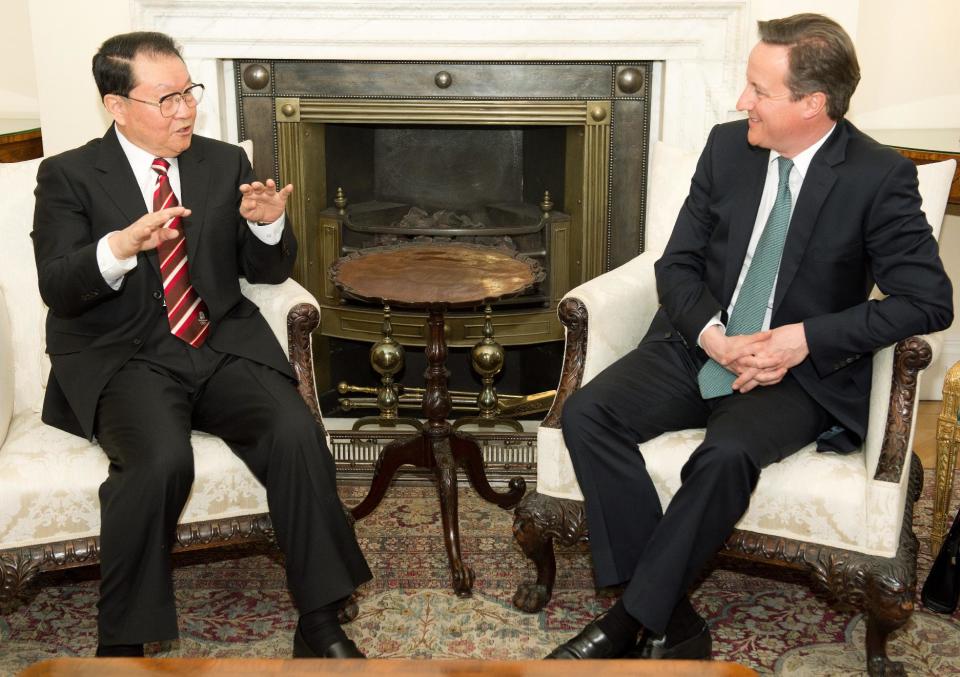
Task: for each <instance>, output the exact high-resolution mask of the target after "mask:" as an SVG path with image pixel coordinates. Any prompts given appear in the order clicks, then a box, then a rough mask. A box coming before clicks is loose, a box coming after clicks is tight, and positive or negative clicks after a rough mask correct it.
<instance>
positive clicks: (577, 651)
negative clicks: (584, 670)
mask: <svg viewBox="0 0 960 677" xmlns="http://www.w3.org/2000/svg"><path fill="white" fill-rule="evenodd" d="M623 654H624V652H623V651H614V647H613V642H612V641H610V638H609V637H607V635H606V634H605V633H604V632H603V630H601V629H600V626H599V625H597V622H596V621H595V620H594V621H591V622H589V623H587V627H585V628H584V629H583V630H581V631H580V634H578V635H577V636H576V637H574V638H573V639H570V640H567V641H566V642H564V643H563V644H561V645H560V646H558V647H557V648H556V649H554V650H553V651H551V652H550V653H548V654H547V655H546V656H544V658H620V657H621V656H623Z"/></svg>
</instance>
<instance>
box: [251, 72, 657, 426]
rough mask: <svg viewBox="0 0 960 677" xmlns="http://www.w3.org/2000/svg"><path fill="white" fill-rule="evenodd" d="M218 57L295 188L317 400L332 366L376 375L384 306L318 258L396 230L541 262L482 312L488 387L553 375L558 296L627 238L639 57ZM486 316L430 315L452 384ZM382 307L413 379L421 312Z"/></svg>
mask: <svg viewBox="0 0 960 677" xmlns="http://www.w3.org/2000/svg"><path fill="white" fill-rule="evenodd" d="M234 68H235V76H236V83H237V93H238V123H239V128H240V134H241V136H242V137H243V138H252V139H253V141H254V147H255V148H256V154H255V158H254V166H255V170H256V171H257V172H258V173H259V174H269V173H271V172H270V168H272V170H273V172H272V173H273V174H274V175H275V176H277V177H279V179H280V181H281V182H282V183H293V184H294V185H295V186H296V187H297V190H296V191H295V192H294V194H293V195H292V197H291V199H290V201H289V202H288V212H289V213H290V215H291V220H292V222H293V224H294V229H295V231H296V235H297V239H298V241H299V242H300V255H299V257H298V261H297V266H296V271H295V275H294V277H295V278H296V279H297V281H298V282H300V283H301V284H303V285H304V286H305V287H306V288H307V289H308V290H309V291H310V292H312V293H313V294H314V295H315V296H316V298H317V299H318V301H319V302H320V305H321V312H320V321H321V326H320V330H319V331H318V332H317V333H316V334H315V335H314V357H315V366H316V371H317V373H316V376H317V383H318V387H319V388H320V394H321V400H322V401H323V403H324V406H323V409H324V413H325V414H331V413H332V414H334V415H337V414H343V413H345V411H344V410H343V408H342V407H340V406H339V404H340V400H341V399H342V398H343V393H340V392H339V386H340V381H342V380H347V381H349V382H350V383H352V384H353V386H354V387H355V388H370V387H375V386H376V385H377V384H378V383H379V375H378V374H377V373H376V372H375V371H374V369H373V368H372V367H371V365H370V362H369V350H370V346H371V345H372V344H375V343H376V342H378V341H379V340H381V338H382V336H383V326H384V316H385V313H384V309H383V308H380V307H377V306H376V305H373V304H363V303H359V302H356V301H354V300H351V299H347V298H343V297H341V295H340V293H339V292H338V290H337V289H336V287H335V285H333V283H332V281H331V280H330V278H329V276H328V269H329V268H330V266H331V264H332V263H333V262H334V261H336V260H337V259H338V258H339V257H341V256H343V255H345V254H350V253H351V252H354V251H357V250H360V249H363V248H366V247H374V246H380V245H384V244H392V243H394V242H402V241H404V240H423V239H430V240H432V241H438V240H439V241H441V242H442V241H446V240H450V241H466V242H478V243H480V244H486V245H492V246H497V247H506V248H509V249H511V250H513V251H516V252H518V253H520V254H524V255H526V256H529V257H531V258H534V259H536V260H537V261H539V262H540V264H541V267H542V269H543V270H544V271H545V273H546V278H545V279H544V280H543V281H542V282H540V284H539V285H538V286H537V287H536V288H534V289H532V290H530V291H528V292H527V293H526V294H525V295H523V296H519V297H515V298H512V299H505V300H501V301H498V302H497V304H495V306H494V307H493V308H492V311H491V316H492V319H491V322H492V326H493V329H494V335H495V339H496V341H497V342H498V343H499V344H500V345H501V346H503V348H504V350H505V356H506V361H505V363H504V367H503V370H502V372H501V373H500V374H499V375H498V376H497V388H498V392H501V393H511V394H515V395H517V396H528V395H529V396H532V395H534V394H537V393H539V392H540V391H542V390H548V389H551V388H553V387H554V386H555V385H556V381H557V378H558V377H559V373H560V363H561V360H562V352H563V328H562V326H561V325H560V323H559V321H558V319H557V316H556V307H557V304H558V303H559V301H560V299H561V298H563V296H564V295H565V294H566V293H567V292H568V291H569V290H571V289H572V288H574V287H575V286H577V285H578V284H580V283H581V282H584V281H586V280H589V279H591V278H592V277H595V276H596V275H598V274H600V273H602V272H604V271H606V270H609V269H610V268H613V267H615V266H617V265H620V264H621V263H624V262H626V261H627V260H629V259H630V258H632V257H633V256H635V255H636V254H638V253H640V251H642V243H643V228H644V214H645V209H646V203H645V199H646V196H645V191H644V186H645V185H646V172H647V153H648V148H649V134H650V110H651V106H650V102H651V98H650V94H651V93H650V91H649V89H648V84H649V83H650V80H651V73H652V64H651V63H650V62H619V61H614V62H594V61H589V62H533V61H531V62H425V61H424V62H391V61H376V62H370V61H353V62H351V61H302V60H266V61H259V62H251V61H243V60H238V61H235V62H234ZM484 318H485V309H484V308H476V309H456V310H451V311H450V312H448V313H447V314H446V315H445V328H444V329H445V334H446V342H447V345H448V347H449V350H450V359H449V361H448V368H449V369H450V370H451V372H452V374H451V387H452V388H456V389H461V388H462V389H463V390H465V391H466V390H473V391H475V390H476V389H477V388H476V386H477V383H478V377H477V375H476V374H475V373H474V371H473V369H471V365H470V361H469V359H468V357H467V355H468V354H469V352H470V348H471V347H473V346H475V345H477V344H478V342H479V341H481V340H483V339H484V336H485V333H484V332H485V331H486V330H485V319H484ZM391 322H392V337H393V339H395V340H396V341H397V342H399V343H400V344H401V345H402V346H403V347H404V348H405V349H406V351H407V361H406V365H405V367H404V369H403V371H402V372H400V373H399V374H398V375H397V377H398V379H399V381H400V382H401V383H402V384H403V385H404V387H408V388H413V387H416V386H417V385H422V373H423V367H422V362H419V360H422V352H423V351H422V347H423V346H424V344H425V339H426V335H427V327H426V314H425V313H424V312H418V311H416V310H409V309H401V308H392V309H391ZM353 394H363V393H362V392H359V391H358V392H355V393H351V395H353ZM367 394H369V393H367ZM368 404H369V402H368ZM350 413H353V412H352V411H351V412H350ZM357 413H358V414H369V413H371V412H370V411H369V410H368V411H362V412H357Z"/></svg>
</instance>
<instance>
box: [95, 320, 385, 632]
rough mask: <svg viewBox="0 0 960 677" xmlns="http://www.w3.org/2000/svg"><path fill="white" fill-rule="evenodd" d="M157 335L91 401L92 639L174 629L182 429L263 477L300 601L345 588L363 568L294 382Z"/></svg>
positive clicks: (325, 455)
mask: <svg viewBox="0 0 960 677" xmlns="http://www.w3.org/2000/svg"><path fill="white" fill-rule="evenodd" d="M163 322H164V323H165V322H166V318H163ZM163 334H165V336H163V337H162V338H160V339H159V340H158V341H151V342H150V350H145V351H143V354H142V355H140V356H138V357H137V358H134V359H133V360H131V361H129V362H128V363H127V364H126V365H125V366H124V367H123V368H122V369H121V370H120V371H119V372H118V373H117V374H116V375H115V376H114V377H113V378H112V379H111V380H110V382H109V383H108V384H107V387H106V388H105V389H104V391H103V393H102V394H101V397H100V400H99V403H98V409H97V437H98V440H99V442H100V445H101V447H102V448H103V449H104V451H105V452H106V454H107V456H108V457H109V459H110V470H109V475H108V477H107V480H106V481H105V482H104V483H103V485H102V486H101V487H100V505H101V521H102V523H101V536H100V547H101V575H102V578H101V585H100V602H99V604H98V607H99V619H98V626H99V635H100V643H101V644H138V643H142V642H149V641H160V640H165V639H173V638H175V637H177V636H178V633H177V618H176V610H175V607H174V594H173V581H172V572H171V563H170V548H171V545H172V543H173V538H174V534H175V528H176V523H177V520H178V519H179V516H180V513H181V512H182V510H183V507H184V504H185V503H186V501H187V498H188V495H189V492H190V487H191V484H192V482H193V477H194V469H193V449H192V448H191V445H190V431H191V430H192V429H195V430H202V431H205V432H209V433H211V434H214V435H217V436H218V437H220V438H222V439H223V440H224V441H225V442H226V443H227V445H229V446H230V448H231V449H232V450H233V452H234V453H235V454H237V456H239V457H240V458H241V459H242V460H243V462H244V463H245V464H246V465H247V467H248V468H250V470H251V472H252V473H253V474H254V476H256V478H257V479H258V480H259V481H260V482H261V483H262V484H263V485H264V486H265V488H266V493H267V503H268V506H269V510H270V517H271V521H272V523H273V527H274V530H275V533H276V537H277V542H278V544H279V545H280V548H281V550H282V551H283V553H284V554H285V556H286V569H287V582H288V585H289V586H290V590H291V592H292V593H293V597H294V600H295V602H296V605H297V607H298V608H299V610H300V612H301V613H306V612H309V611H312V610H314V609H316V608H318V607H320V606H323V605H326V604H329V603H331V602H334V601H336V600H338V599H342V598H344V597H347V596H349V595H350V594H351V593H352V592H353V591H354V589H355V588H356V587H357V586H358V585H359V584H361V583H363V582H365V581H367V580H369V579H370V578H371V574H370V570H369V569H368V567H367V564H366V561H365V560H364V557H363V554H362V553H361V551H360V548H359V546H358V544H357V541H356V538H355V536H354V533H353V530H352V528H351V527H350V525H349V523H348V522H347V520H346V516H345V515H344V513H343V510H342V507H341V503H340V499H339V498H338V496H337V490H336V477H335V472H336V471H335V466H334V463H333V458H332V456H331V455H330V452H329V450H328V449H327V445H326V441H325V439H324V435H323V432H322V430H321V429H320V427H319V426H318V425H317V423H316V421H315V420H314V419H313V416H312V414H311V413H310V411H309V410H308V409H307V407H306V405H305V404H304V402H303V400H302V398H301V397H300V395H299V394H298V392H297V390H296V387H295V386H294V385H293V384H292V382H291V381H290V380H289V379H288V378H287V377H285V376H283V375H282V374H280V373H278V372H276V371H274V370H273V369H271V368H269V367H266V366H263V365H261V364H258V363H255V362H251V361H249V360H246V359H243V358H237V357H233V356H228V355H223V354H220V353H217V352H216V351H214V350H212V349H211V348H209V347H207V346H204V347H202V348H201V349H200V350H194V349H192V348H189V347H188V346H186V344H183V343H182V342H181V341H179V339H175V338H173V337H172V336H170V334H169V333H167V331H164V332H163ZM166 337H170V338H169V340H168V339H167V338H166Z"/></svg>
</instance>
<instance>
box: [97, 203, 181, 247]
mask: <svg viewBox="0 0 960 677" xmlns="http://www.w3.org/2000/svg"><path fill="white" fill-rule="evenodd" d="M178 216H181V217H183V216H190V210H189V209H187V208H186V207H180V206H177V207H167V208H166V209H161V210H160V211H156V212H150V213H149V214H144V215H143V216H141V217H140V218H139V219H137V220H136V221H134V222H133V223H131V224H130V225H129V226H127V227H126V228H124V229H123V230H119V231H117V232H116V233H113V234H112V235H111V236H110V238H109V239H108V240H107V243H108V244H109V245H110V251H112V252H113V255H114V256H115V257H117V259H118V260H121V259H128V258H130V257H131V256H136V255H137V254H139V253H140V252H145V251H148V250H150V249H156V247H157V245H158V244H160V243H161V242H163V241H165V240H175V239H176V238H178V237H180V232H179V231H177V230H172V229H170V228H164V226H166V225H167V223H169V222H170V221H171V220H172V219H174V218H176V217H178Z"/></svg>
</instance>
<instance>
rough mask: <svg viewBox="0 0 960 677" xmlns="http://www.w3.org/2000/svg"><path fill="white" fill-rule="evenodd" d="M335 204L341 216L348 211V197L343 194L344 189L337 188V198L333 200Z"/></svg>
mask: <svg viewBox="0 0 960 677" xmlns="http://www.w3.org/2000/svg"><path fill="white" fill-rule="evenodd" d="M333 204H334V205H336V207H337V211H339V212H340V213H341V214H343V213H345V212H346V211H347V196H346V195H344V194H343V188H341V187H339V186H337V196H336V197H335V198H333Z"/></svg>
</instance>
